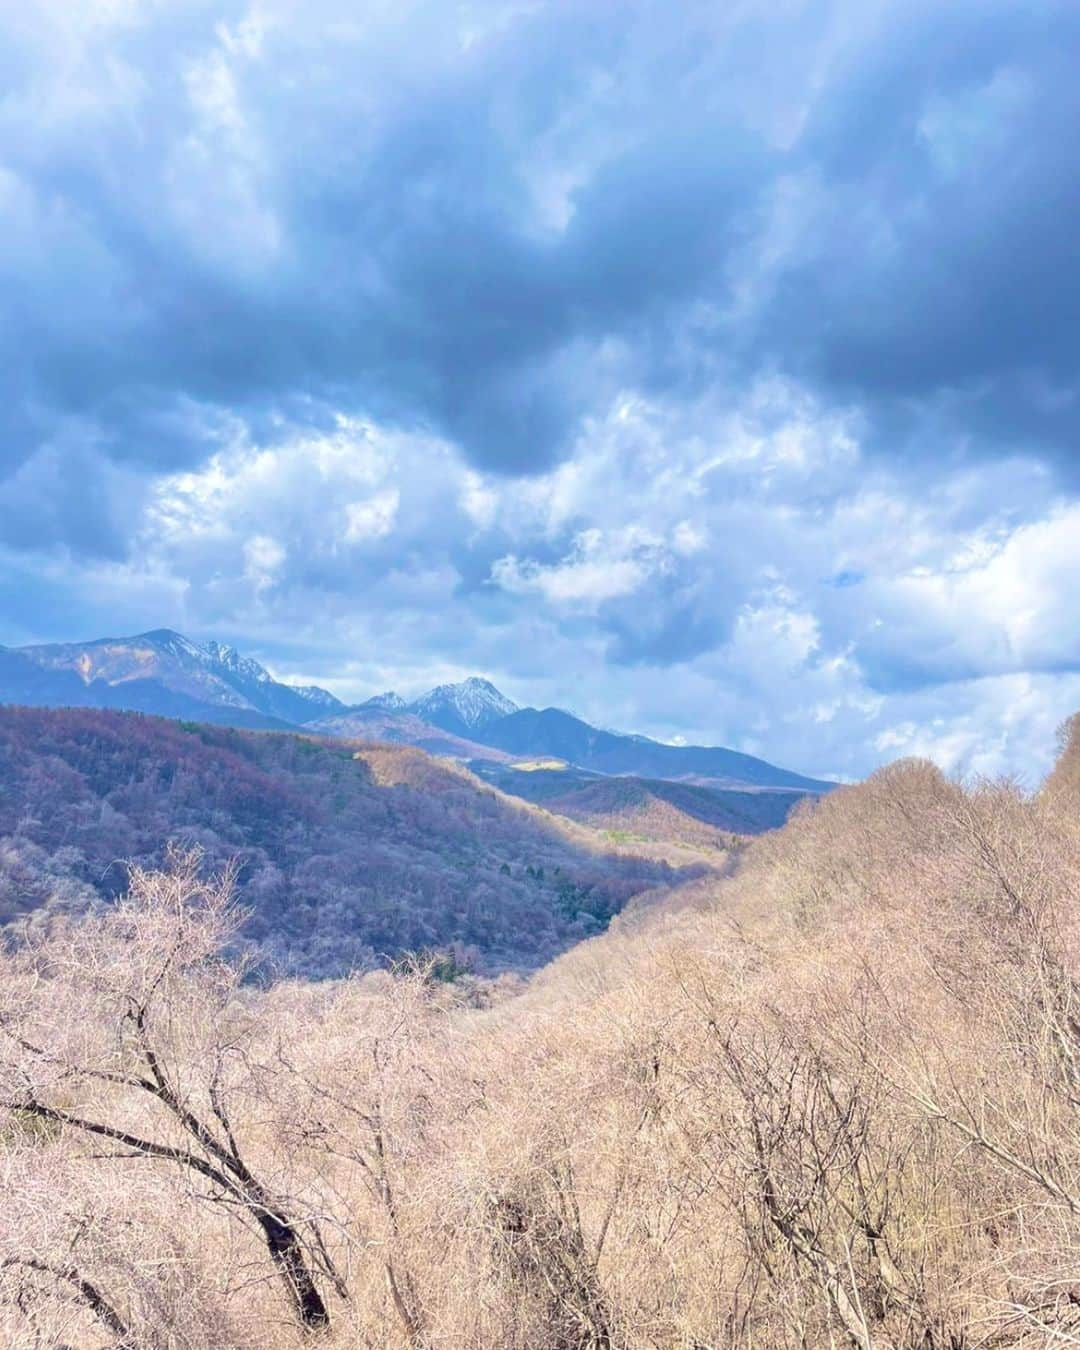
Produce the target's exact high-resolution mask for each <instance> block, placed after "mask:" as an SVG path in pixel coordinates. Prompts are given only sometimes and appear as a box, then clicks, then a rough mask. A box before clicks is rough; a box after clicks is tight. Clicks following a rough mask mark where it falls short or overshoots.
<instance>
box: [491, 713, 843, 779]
mask: <svg viewBox="0 0 1080 1350" xmlns="http://www.w3.org/2000/svg"><path fill="white" fill-rule="evenodd" d="M475 734H476V739H477V740H481V741H483V742H484V744H485V745H491V746H495V747H496V748H497V749H499V750H505V751H508V752H509V753H510V754H512V755H517V756H522V757H526V756H527V757H543V756H545V755H547V756H554V757H555V758H557V759H561V760H566V761H567V763H569V764H576V765H577V766H578V767H579V768H582V769H593V770H595V771H596V772H598V773H603V774H634V775H637V776H639V777H642V778H664V779H672V780H675V781H683V782H691V783H693V782H699V783H705V784H711V785H712V786H717V787H732V788H739V787H756V788H789V789H794V790H799V791H804V792H826V791H828V790H829V789H830V788H832V787H835V784H834V783H826V782H823V781H821V780H820V779H815V778H806V777H804V776H803V775H802V774H798V773H791V772H790V771H789V770H787V769H779V768H777V767H776V766H775V765H773V764H768V763H766V761H765V760H763V759H756V758H755V757H754V756H753V755H743V754H740V753H739V752H738V751H736V750H724V749H721V748H719V747H708V746H696V745H664V744H663V743H662V742H660V741H653V740H650V739H649V738H648V737H647V736H621V735H618V734H617V733H615V732H612V731H600V730H599V729H598V728H597V727H593V726H590V725H589V724H588V722H583V721H581V719H580V718H578V717H574V716H572V715H571V714H570V713H567V712H562V711H561V710H560V709H558V708H545V709H544V710H543V711H539V710H537V709H536V708H520V709H518V710H517V711H516V712H513V713H510V714H508V715H507V716H506V717H502V718H500V719H499V720H498V721H497V722H492V723H490V724H489V725H487V726H485V727H483V728H481V729H479V730H478V731H477V732H476V733H475Z"/></svg>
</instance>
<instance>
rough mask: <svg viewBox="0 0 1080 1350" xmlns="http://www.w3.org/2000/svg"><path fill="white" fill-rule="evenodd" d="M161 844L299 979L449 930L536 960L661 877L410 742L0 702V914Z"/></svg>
mask: <svg viewBox="0 0 1080 1350" xmlns="http://www.w3.org/2000/svg"><path fill="white" fill-rule="evenodd" d="M170 841H174V842H178V843H182V844H186V845H197V846H198V847H199V848H200V849H201V850H202V851H203V854H204V857H205V860H206V865H207V866H208V867H210V868H213V867H215V866H216V867H220V866H223V865H224V864H226V863H227V862H229V861H230V860H235V861H236V862H237V864H238V866H239V872H238V883H239V895H240V898H241V900H242V902H243V904H244V905H245V906H247V907H249V908H250V909H251V917H250V919H249V920H248V922H247V923H246V925H245V926H244V928H243V930H242V936H243V938H244V939H245V940H246V941H248V942H250V943H253V944H255V945H256V946H257V948H258V952H259V956H260V959H261V960H263V961H264V962H265V963H266V964H267V965H268V966H272V967H274V968H277V969H281V970H285V971H291V972H299V973H303V974H306V975H309V976H311V975H319V976H322V975H330V974H341V973H344V972H346V971H348V970H350V969H352V968H354V967H361V968H363V967H370V966H372V965H376V964H379V963H380V962H382V961H384V960H385V959H386V958H387V957H394V956H397V955H399V954H400V953H401V952H403V951H407V950H412V949H418V948H425V947H442V946H446V945H447V944H452V943H456V944H459V947H462V948H469V949H473V954H472V958H471V959H475V960H476V961H477V962H478V963H479V964H480V965H481V966H483V967H486V968H495V967H498V966H503V965H512V966H535V965H537V964H539V963H540V962H542V961H543V960H545V959H548V958H550V957H551V956H552V955H553V954H555V953H556V952H557V951H560V950H562V949H563V948H565V947H566V946H568V945H569V944H570V943H572V942H574V941H576V940H578V939H579V938H581V937H584V936H587V935H589V934H590V933H594V932H596V931H598V930H599V929H600V928H602V927H603V926H604V925H605V924H606V923H607V921H608V919H609V918H610V917H611V915H612V914H613V913H615V912H617V911H618V910H619V909H621V908H622V906H623V905H624V904H625V903H626V901H627V900H628V899H629V898H630V897H631V896H632V895H635V894H637V893H638V892H640V891H642V890H644V889H646V888H648V887H651V886H654V885H663V884H667V883H669V882H670V881H672V880H674V879H675V873H674V872H673V871H672V870H671V869H670V868H667V867H665V865H664V864H663V863H657V862H648V861H645V860H642V859H637V858H632V857H629V856H625V855H619V854H617V853H615V852H614V851H611V850H603V849H602V848H601V847H599V846H596V845H594V844H592V843H590V841H589V839H588V837H587V836H586V835H585V834H584V832H581V831H577V832H575V831H574V828H573V826H572V825H570V824H569V822H567V824H566V827H565V828H562V827H560V826H559V825H558V823H557V822H555V821H554V820H553V819H551V818H550V817H545V816H543V815H542V814H541V813H539V812H536V811H534V810H532V809H531V808H529V807H528V806H525V805H522V804H520V803H516V802H511V801H509V800H508V799H506V798H504V797H503V796H502V795H501V794H499V793H497V792H495V791H493V790H491V789H489V788H487V787H485V786H483V785H482V784H480V783H478V782H477V781H476V780H475V779H473V778H472V777H471V776H470V775H469V774H467V773H465V772H464V771H462V770H458V769H456V768H454V767H453V766H451V765H448V764H446V763H445V762H441V761H439V762H437V761H435V760H432V759H430V758H429V757H428V756H427V755H425V754H423V753H422V752H421V751H418V750H415V749H412V748H407V747H398V748H383V749H380V748H378V747H372V746H367V745H365V746H363V747H357V746H354V745H349V744H347V743H343V742H341V741H321V740H317V739H314V738H308V737H302V736H293V735H282V734H276V733H273V734H271V733H253V732H244V731H237V730H231V729H227V728H221V727H210V726H205V725H201V724H194V723H176V722H171V721H166V720H163V719H159V718H153V717H143V716H139V715H137V714H129V713H112V712H102V711H98V710H91V709H68V710H52V709H20V708H0V924H5V925H10V924H13V923H18V922H24V923H25V922H27V921H29V922H36V923H41V922H44V921H45V920H46V919H47V918H48V917H49V916H51V915H54V914H56V913H59V912H79V911H82V910H85V909H87V908H88V907H91V906H93V905H94V904H95V903H97V902H99V901H101V900H109V899H110V898H112V897H114V896H115V895H117V894H118V893H119V892H121V891H122V890H123V889H124V887H125V886H126V884H127V869H126V865H125V864H126V863H127V862H131V861H134V862H137V863H141V864H143V865H145V866H153V865H156V864H158V863H160V862H161V861H162V859H163V857H164V850H165V847H166V845H167V844H168V843H169V842H170Z"/></svg>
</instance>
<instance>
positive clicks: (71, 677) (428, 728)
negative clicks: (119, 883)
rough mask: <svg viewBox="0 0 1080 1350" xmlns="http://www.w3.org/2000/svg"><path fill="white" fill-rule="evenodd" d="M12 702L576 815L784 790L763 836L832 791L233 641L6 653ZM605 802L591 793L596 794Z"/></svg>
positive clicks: (503, 701)
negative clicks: (313, 753)
mask: <svg viewBox="0 0 1080 1350" xmlns="http://www.w3.org/2000/svg"><path fill="white" fill-rule="evenodd" d="M0 703H11V704H23V705H29V706H38V707H40V706H46V707H96V708H112V709H124V710H132V711H137V712H144V713H153V714H157V715H160V716H165V717H173V718H180V719H184V720H188V721H195V722H205V723H217V724H225V725H230V726H237V727H241V728H248V729H254V730H267V731H296V730H303V731H305V732H309V733H313V734H316V735H322V736H333V737H344V738H347V739H352V740H360V741H380V742H388V743H397V744H406V745H413V746H417V747H419V748H420V749H423V750H426V751H427V752H428V753H430V754H435V755H440V756H443V757H447V758H452V759H455V760H459V761H462V762H465V763H467V764H469V766H470V767H472V768H473V769H474V770H476V771H478V772H480V773H481V775H482V776H484V777H487V778H488V779H489V781H496V780H497V785H498V786H499V787H500V788H501V789H502V790H503V791H508V792H511V793H513V794H514V795H517V796H522V797H525V798H527V799H528V800H532V801H537V800H540V799H541V798H542V797H551V798H558V799H559V800H560V803H561V804H562V803H564V802H565V803H566V804H567V814H577V812H576V811H575V810H573V809H571V808H572V806H573V794H574V793H576V792H579V791H582V790H589V789H590V788H592V784H593V782H594V780H596V779H603V778H612V777H618V778H626V777H635V778H640V779H642V780H650V781H652V782H653V783H657V782H669V783H670V782H677V783H683V784H688V785H694V786H696V787H699V788H702V789H707V790H711V791H712V792H723V793H732V792H739V793H742V794H745V793H747V792H756V793H762V792H768V793H779V794H783V798H784V800H783V803H782V806H781V807H780V809H779V810H777V808H776V807H773V806H770V807H768V808H767V809H765V810H764V811H760V810H759V811H757V812H756V813H753V814H755V816H756V817H757V818H758V819H760V821H761V825H760V826H759V828H760V827H764V825H765V822H766V821H767V822H768V823H769V824H772V823H778V822H776V818H777V817H778V816H779V817H780V818H782V817H783V816H784V815H786V814H787V811H788V810H789V809H790V806H791V805H792V804H793V803H794V801H796V800H797V799H798V798H799V797H801V796H803V795H806V794H818V793H822V792H825V791H828V790H829V789H830V788H831V787H832V786H834V785H833V784H832V783H828V782H825V781H822V780H820V779H814V778H808V777H806V776H804V775H802V774H798V773H793V772H790V771H789V770H786V769H782V768H778V767H777V766H775V765H773V764H769V763H767V762H766V761H764V760H761V759H757V758H755V757H754V756H752V755H746V754H741V753H739V752H737V751H734V750H729V749H724V748H722V747H709V746H683V745H667V744H664V743H662V742H660V741H655V740H652V739H650V738H649V737H647V736H638V735H624V734H620V733H617V732H613V731H606V730H602V729H600V728H598V727H594V726H591V725H590V724H589V723H587V722H585V721H583V720H582V719H580V718H578V717H575V716H573V715H572V714H571V713H569V712H565V711H563V710H561V709H558V708H544V709H537V708H519V707H518V706H517V705H516V704H515V703H514V702H512V700H510V699H509V698H507V697H506V696H505V695H504V694H502V693H501V692H500V691H499V690H498V689H497V688H496V687H495V686H494V685H493V684H492V683H491V682H490V681H489V680H486V679H481V678H479V677H476V676H473V677H471V678H469V679H466V680H463V681H461V682H460V683H458V684H442V685H438V686H437V687H436V688H434V689H432V690H430V691H429V692H428V693H426V694H424V695H423V696H422V697H420V698H417V699H413V700H407V699H405V698H402V697H401V696H400V695H398V694H396V693H394V692H389V691H388V692H386V693H382V694H378V695H376V696H375V697H373V698H370V699H368V700H366V701H365V702H362V703H358V704H352V705H349V704H346V703H344V702H342V700H341V699H339V698H337V697H335V695H333V694H331V693H329V692H328V691H327V690H325V689H320V688H319V687H318V686H315V685H293V684H286V683H283V682H281V681H279V680H276V679H274V677H273V676H272V675H271V674H270V673H269V672H268V671H267V670H266V669H265V668H264V667H263V666H261V665H260V664H259V663H258V662H257V661H254V660H252V659H250V658H249V657H245V656H242V655H241V654H240V653H239V652H237V651H236V650H235V648H233V647H229V646H225V645H223V644H221V643H218V642H205V643H199V642H194V641H192V640H191V639H190V638H187V637H184V636H183V635H182V634H180V633H177V632H174V631H172V630H171V629H165V628H162V629H154V630H152V631H150V632H147V633H140V634H138V635H137V636H134V637H125V638H98V639H95V640H93V641H89V642H66V643H57V644H50V645H38V646H29V647H19V648H2V647H0ZM650 791H651V793H652V795H655V791H656V790H655V789H652V790H650ZM684 795H685V794H684ZM596 797H597V793H596V790H595V788H592V790H591V794H590V795H589V796H588V798H587V800H588V801H589V802H592V801H594V800H595V799H596ZM688 800H699V799H698V798H693V797H692V796H691V798H689V799H688ZM730 805H733V806H734V805H735V804H733V803H731V804H730ZM584 809H585V808H583V810H584ZM710 813H712V814H715V812H714V811H713V808H712V807H709V809H708V810H707V811H706V816H708V815H710ZM744 814H745V803H739V804H738V805H737V810H736V815H735V816H733V817H732V819H733V820H734V819H735V818H738V817H741V816H743V815H744ZM702 818H703V819H704V818H705V817H702Z"/></svg>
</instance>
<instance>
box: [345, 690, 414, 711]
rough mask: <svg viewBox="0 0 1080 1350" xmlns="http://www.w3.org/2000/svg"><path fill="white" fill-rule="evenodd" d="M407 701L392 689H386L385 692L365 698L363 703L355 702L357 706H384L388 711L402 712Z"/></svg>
mask: <svg viewBox="0 0 1080 1350" xmlns="http://www.w3.org/2000/svg"><path fill="white" fill-rule="evenodd" d="M408 706H409V705H408V703H406V701H405V700H404V699H403V698H402V697H401V695H400V694H395V693H394V691H393V690H392V689H388V690H387V691H386V693H385V694H376V695H375V696H374V698H369V699H365V700H364V702H363V703H358V704H356V707H357V708H385V709H387V710H388V711H389V712H404V711H405V709H406V708H407V707H408Z"/></svg>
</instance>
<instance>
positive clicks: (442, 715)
mask: <svg viewBox="0 0 1080 1350" xmlns="http://www.w3.org/2000/svg"><path fill="white" fill-rule="evenodd" d="M517 710H518V706H517V704H516V703H512V702H511V701H510V699H508V698H507V697H506V695H505V694H500V693H499V691H498V689H496V688H495V686H494V685H493V684H492V683H491V681H490V680H482V679H479V678H478V677H477V676H475V675H473V676H471V677H470V678H469V679H467V680H462V681H461V683H460V684H440V685H438V686H437V687H436V688H435V689H432V691H431V692H430V693H429V694H425V695H424V696H423V698H418V699H416V700H415V702H413V703H410V704H409V705H408V711H409V712H411V713H413V714H414V715H415V716H416V717H419V718H421V719H422V720H423V721H425V722H430V723H431V724H432V726H436V727H441V728H442V729H443V731H449V732H452V733H453V734H454V735H455V736H466V737H469V736H471V737H473V738H474V739H483V738H482V737H479V738H478V737H477V733H478V732H481V731H483V729H484V728H485V727H488V726H490V725H491V724H492V723H493V722H497V721H498V720H499V719H500V718H503V717H506V716H507V715H508V714H510V713H514V712H517Z"/></svg>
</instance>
